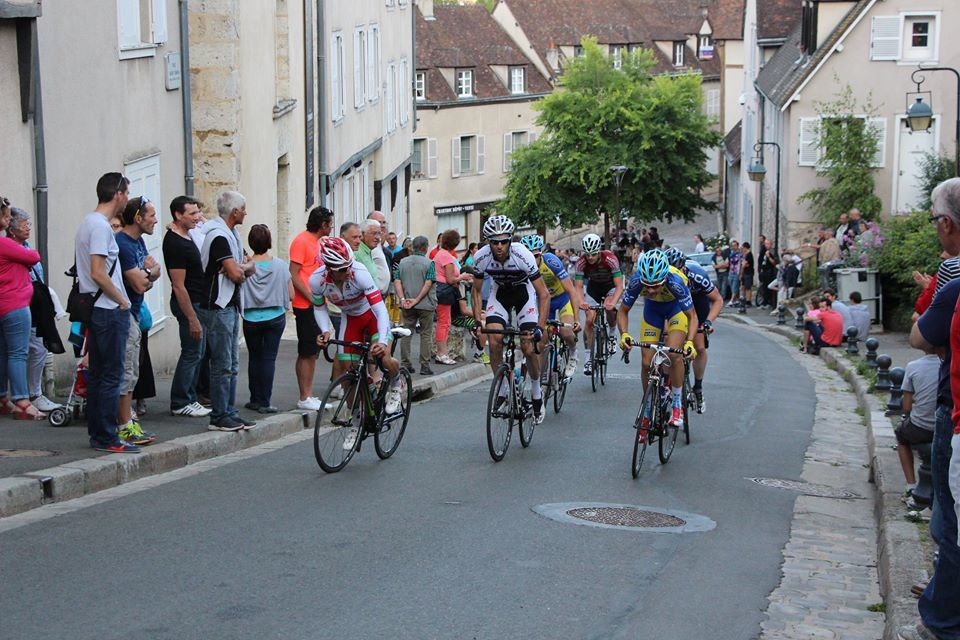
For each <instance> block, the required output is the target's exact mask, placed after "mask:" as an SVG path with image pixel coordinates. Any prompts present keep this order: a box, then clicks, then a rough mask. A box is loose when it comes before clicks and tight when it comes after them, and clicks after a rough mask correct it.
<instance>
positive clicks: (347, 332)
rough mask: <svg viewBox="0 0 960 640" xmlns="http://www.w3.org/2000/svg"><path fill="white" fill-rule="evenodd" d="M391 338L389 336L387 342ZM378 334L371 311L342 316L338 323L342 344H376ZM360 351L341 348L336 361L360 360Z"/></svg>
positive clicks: (375, 316)
mask: <svg viewBox="0 0 960 640" xmlns="http://www.w3.org/2000/svg"><path fill="white" fill-rule="evenodd" d="M392 338H393V334H390V336H389V337H388V341H389V340H391V339H392ZM379 339H380V334H379V333H378V332H377V315H376V314H375V313H374V312H373V310H372V309H367V310H366V311H364V312H363V313H361V314H360V315H358V316H348V315H344V316H343V317H342V319H341V321H340V340H343V341H344V342H364V343H366V342H377V341H379ZM360 355H361V351H360V350H359V349H357V348H355V347H342V351H341V352H340V353H338V354H337V360H350V361H357V360H360Z"/></svg>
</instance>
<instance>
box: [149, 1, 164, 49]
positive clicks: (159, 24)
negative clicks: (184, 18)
mask: <svg viewBox="0 0 960 640" xmlns="http://www.w3.org/2000/svg"><path fill="white" fill-rule="evenodd" d="M151 17H152V18H153V24H152V25H151V32H152V33H153V36H152V38H153V43H154V44H163V43H165V42H166V41H167V0H153V5H152V16H151Z"/></svg>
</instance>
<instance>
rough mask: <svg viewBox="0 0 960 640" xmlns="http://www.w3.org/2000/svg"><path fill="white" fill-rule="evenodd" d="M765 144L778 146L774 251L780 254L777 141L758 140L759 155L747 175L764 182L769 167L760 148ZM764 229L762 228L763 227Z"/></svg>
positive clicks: (754, 147)
mask: <svg viewBox="0 0 960 640" xmlns="http://www.w3.org/2000/svg"><path fill="white" fill-rule="evenodd" d="M763 145H770V146H772V147H776V148H777V206H776V213H775V214H774V218H773V251H774V253H776V254H777V256H779V255H780V145H779V144H777V143H776V142H758V143H756V144H755V145H753V150H754V151H755V152H756V153H757V157H755V158H754V159H753V161H752V162H751V163H750V165H749V166H748V167H747V175H748V176H750V180H752V181H753V182H763V178H764V176H766V175H767V168H766V167H765V166H763V158H761V157H760V150H761V149H762V148H763ZM761 231H762V229H761Z"/></svg>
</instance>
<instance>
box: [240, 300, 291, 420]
mask: <svg viewBox="0 0 960 640" xmlns="http://www.w3.org/2000/svg"><path fill="white" fill-rule="evenodd" d="M286 325H287V317H286V315H280V316H277V317H276V318H274V319H272V320H266V321H264V322H248V321H246V320H244V321H243V338H244V340H246V342H247V351H248V353H249V360H248V362H247V376H248V377H249V378H250V384H249V388H250V402H252V403H253V404H258V405H260V406H261V407H269V406H270V396H271V395H273V375H274V372H275V371H276V368H277V352H278V351H279V350H280V338H281V336H283V329H284V327H286Z"/></svg>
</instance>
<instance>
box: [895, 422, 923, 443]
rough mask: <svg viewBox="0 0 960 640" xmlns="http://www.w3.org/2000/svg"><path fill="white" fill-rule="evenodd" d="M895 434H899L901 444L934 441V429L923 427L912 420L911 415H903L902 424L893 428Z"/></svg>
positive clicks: (898, 439) (898, 438)
mask: <svg viewBox="0 0 960 640" xmlns="http://www.w3.org/2000/svg"><path fill="white" fill-rule="evenodd" d="M893 435H895V436H897V442H899V443H900V444H913V445H916V444H930V443H931V442H933V430H929V431H928V430H927V429H924V428H923V427H918V426H917V425H915V424H913V423H912V422H910V416H903V419H902V420H901V421H900V424H899V425H898V426H897V428H896V429H894V430H893Z"/></svg>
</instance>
